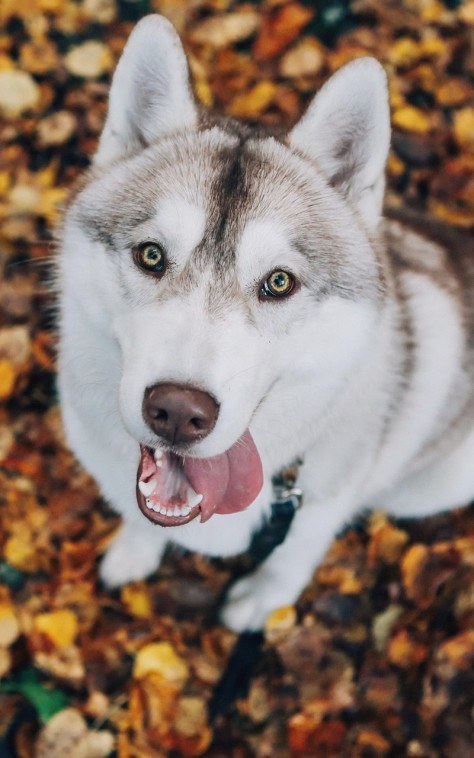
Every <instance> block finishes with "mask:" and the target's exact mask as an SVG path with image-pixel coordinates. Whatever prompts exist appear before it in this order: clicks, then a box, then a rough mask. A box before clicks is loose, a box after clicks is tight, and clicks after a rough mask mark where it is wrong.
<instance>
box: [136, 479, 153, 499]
mask: <svg viewBox="0 0 474 758" xmlns="http://www.w3.org/2000/svg"><path fill="white" fill-rule="evenodd" d="M138 489H139V490H140V492H141V493H142V495H145V497H148V495H151V493H152V492H153V490H154V489H155V482H154V481H153V479H150V481H149V482H138Z"/></svg>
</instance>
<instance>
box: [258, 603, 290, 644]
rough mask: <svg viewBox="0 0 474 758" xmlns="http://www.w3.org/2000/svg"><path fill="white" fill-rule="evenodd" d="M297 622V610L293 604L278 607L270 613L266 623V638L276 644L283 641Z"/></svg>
mask: <svg viewBox="0 0 474 758" xmlns="http://www.w3.org/2000/svg"><path fill="white" fill-rule="evenodd" d="M295 624H296V611H295V609H294V608H293V606H292V605H286V606H284V607H283V608H277V610H276V611H273V613H271V614H270V616H269V617H268V618H267V622H266V624H265V639H266V640H267V642H270V643H271V644H274V643H275V642H281V641H282V640H283V639H284V638H285V637H286V636H287V634H288V632H289V631H290V629H292V628H293V627H294V625H295Z"/></svg>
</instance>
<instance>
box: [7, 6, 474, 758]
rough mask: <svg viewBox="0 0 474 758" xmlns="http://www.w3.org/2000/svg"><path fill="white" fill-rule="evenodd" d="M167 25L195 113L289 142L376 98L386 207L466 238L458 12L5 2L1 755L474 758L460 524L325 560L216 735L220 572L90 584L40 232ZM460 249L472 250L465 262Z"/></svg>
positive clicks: (86, 532) (281, 619) (469, 216)
mask: <svg viewBox="0 0 474 758" xmlns="http://www.w3.org/2000/svg"><path fill="white" fill-rule="evenodd" d="M151 12H158V13H163V14H164V15H165V16H167V17H168V18H169V19H170V20H171V21H172V22H173V24H174V25H175V26H176V28H177V30H178V32H179V33H180V35H181V37H182V39H183V42H184V46H185V49H186V51H187V53H188V56H189V63H190V68H191V73H192V77H193V80H194V84H195V91H196V95H197V97H198V98H199V100H200V101H201V102H202V103H203V104H205V105H206V106H211V107H215V108H217V109H219V110H220V111H224V112H226V113H228V114H230V115H233V116H237V117H240V118H244V119H248V120H250V121H254V122H265V123H268V124H272V125H278V126H284V127H289V126H290V125H292V124H293V123H294V122H295V121H296V120H297V119H298V117H299V116H300V115H301V113H302V112H303V110H304V108H305V106H306V104H307V103H308V101H309V99H310V98H311V96H312V95H313V94H314V92H315V91H316V90H317V89H318V88H319V87H320V86H321V84H322V83H323V82H324V81H325V80H326V79H327V78H328V76H329V75H330V74H331V73H332V72H333V71H335V70H337V69H338V68H339V67H340V66H341V65H343V64H344V63H346V62H347V61H349V60H352V59H353V58H355V57H357V56H361V55H367V54H369V55H374V56H375V57H377V58H378V59H379V60H380V61H381V62H382V64H383V65H384V67H385V69H386V71H387V74H388V76H389V81H390V100H391V108H392V121H393V138H392V150H391V153H390V158H389V162H388V191H387V205H390V206H397V205H401V204H405V205H409V206H411V207H414V208H417V209H419V210H422V211H426V212H428V213H430V214H431V215H433V216H435V217H437V218H438V219H441V220H444V221H446V222H448V223H450V224H452V225H456V226H459V227H462V228H463V229H465V230H466V231H467V232H468V234H470V235H471V236H470V237H468V238H467V239H468V240H470V241H472V239H473V237H472V231H473V230H474V1H473V0H465V1H464V2H460V1H459V0H387V1H386V2H379V1H378V0H353V1H352V2H350V1H349V0H320V1H319V2H309V1H308V2H304V1H303V0H301V2H287V1H285V0H266V1H265V2H261V3H258V2H253V3H251V2H237V1H232V0H136V1H134V0H77V1H74V2H72V1H71V0H0V758H14V757H15V756H20V758H32V757H33V756H36V758H38V756H39V757H40V758H94V757H96V758H105V757H106V756H118V758H167V757H169V758H179V757H180V756H198V755H205V756H208V757H209V758H251V757H252V756H256V758H289V757H290V756H301V757H302V758H304V757H305V756H322V757H323V758H324V757H328V758H331V757H332V756H334V758H338V757H344V758H345V757H346V756H349V757H350V758H352V757H354V758H379V756H380V757H383V756H387V757H388V758H393V757H394V756H400V757H403V758H406V757H407V756H418V757H421V758H438V757H441V758H470V757H471V756H474V734H473V727H472V708H473V706H474V675H473V673H472V671H473V664H474V514H473V511H472V508H471V509H465V510H460V511H456V512H454V513H452V514H450V515H447V516H440V517H437V518H435V519H430V520H429V521H425V522H420V523H413V524H397V525H395V524H392V523H389V522H388V521H387V520H386V519H385V518H384V517H382V516H380V515H379V514H375V515H373V516H371V517H370V518H369V519H368V520H367V519H365V520H361V522H360V523H357V524H354V525H352V526H351V527H350V528H348V530H347V531H346V533H345V534H344V535H342V536H341V537H340V539H338V540H336V541H335V543H334V545H333V547H332V549H331V551H330V553H329V555H328V557H327V559H326V561H325V563H324V564H323V565H322V566H321V568H320V569H319V570H318V571H317V572H316V575H315V578H314V581H313V583H312V585H311V586H310V587H309V588H308V590H307V591H306V592H305V593H304V594H303V596H302V598H301V600H300V602H299V603H298V605H297V607H296V608H288V609H283V610H282V611H281V612H280V613H279V614H276V615H275V616H274V617H272V618H271V619H270V621H269V624H268V626H267V629H266V633H265V652H264V656H263V659H262V661H261V663H260V664H259V666H258V667H257V669H256V671H255V674H254V677H253V680H252V683H251V685H250V688H249V689H248V691H247V692H242V693H240V698H239V699H238V700H237V702H236V703H235V704H234V705H233V706H232V707H231V708H230V710H229V712H228V714H227V715H226V716H225V717H222V718H221V719H220V720H219V721H218V722H217V724H216V725H214V726H213V727H212V728H211V727H210V726H209V724H208V716H207V707H208V703H209V699H210V697H211V691H212V687H213V685H214V684H215V683H216V681H217V680H218V679H219V676H220V675H221V674H222V672H223V671H224V669H225V667H226V663H227V661H228V658H229V654H230V651H231V649H232V646H233V645H234V642H235V636H234V635H232V634H231V633H229V632H227V631H226V630H224V629H222V628H221V627H220V626H219V625H218V623H217V621H216V614H215V609H216V606H217V603H218V601H219V598H220V596H221V594H222V591H223V590H224V588H225V586H226V584H227V582H228V581H229V579H230V577H231V575H232V574H233V573H235V572H236V571H241V570H243V568H245V566H244V567H242V563H240V564H239V562H238V561H235V562H232V561H230V562H229V561H227V562H224V561H208V560H206V559H203V558H199V557H197V556H191V555H185V554H182V553H179V554H177V553H176V552H174V553H173V552H170V554H169V556H168V558H167V560H166V561H165V563H164V566H163V568H162V569H160V571H159V572H158V573H157V574H155V575H154V576H153V577H152V578H151V579H150V580H149V581H148V582H139V583H135V584H133V585H129V586H127V587H125V588H123V589H122V590H121V591H120V592H115V593H110V592H104V591H103V589H102V588H100V586H98V585H97V562H98V556H99V555H100V554H101V552H102V551H103V550H104V548H105V546H106V544H107V542H108V540H109V539H110V536H111V534H112V533H113V531H114V530H115V529H116V528H117V526H118V519H117V518H116V517H115V516H114V515H113V514H112V513H111V512H110V511H109V510H108V509H107V506H106V505H105V504H104V503H103V502H102V501H101V499H100V497H99V495H98V492H97V490H96V488H95V486H94V483H93V482H92V481H91V480H90V479H89V478H88V477H87V476H86V475H85V473H84V472H83V471H82V470H81V469H80V468H79V466H78V465H77V464H76V463H75V461H74V460H73V458H72V456H71V455H70V454H69V453H68V451H67V450H66V448H65V446H64V443H63V438H62V431H61V423H60V417H59V412H58V408H57V405H56V395H55V388H54V361H55V339H56V335H55V330H54V291H53V290H54V286H53V287H51V286H50V283H51V279H52V277H51V273H52V270H53V266H52V265H51V264H52V261H53V258H54V248H55V242H54V234H55V229H56V228H58V226H60V219H61V207H62V206H63V205H64V204H65V202H66V201H67V197H68V193H69V191H70V189H71V187H73V186H74V183H75V182H76V180H77V178H78V177H79V176H80V174H81V173H82V172H83V171H84V170H85V169H86V168H87V166H88V165H89V163H90V160H91V156H92V155H93V152H94V150H95V146H96V144H97V140H98V136H99V134H100V131H101V128H102V124H103V122H104V118H105V113H106V108H107V92H108V86H109V81H110V76H111V73H112V71H113V69H114V66H115V64H116V62H117V60H118V57H119V55H120V52H121V50H122V48H123V46H124V44H125V41H126V39H127V37H128V34H129V33H130V30H131V29H132V27H133V25H134V23H136V21H137V20H138V19H139V18H141V17H142V16H143V15H145V14H147V13H151ZM473 247H474V246H473Z"/></svg>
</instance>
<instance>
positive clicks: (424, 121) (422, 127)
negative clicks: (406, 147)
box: [393, 105, 430, 134]
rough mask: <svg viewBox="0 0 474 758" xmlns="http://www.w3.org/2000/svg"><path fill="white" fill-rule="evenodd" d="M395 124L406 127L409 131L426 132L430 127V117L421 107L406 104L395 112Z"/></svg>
mask: <svg viewBox="0 0 474 758" xmlns="http://www.w3.org/2000/svg"><path fill="white" fill-rule="evenodd" d="M393 124H394V126H399V127H400V128H401V129H406V130H407V131H409V132H418V133H420V134H425V133H426V132H427V131H428V130H429V128H430V120H429V118H428V117H427V116H426V115H425V114H424V113H423V111H421V110H420V109H419V108H414V107H413V106H411V105H406V106H405V107H404V108H400V109H399V110H397V111H395V113H394V114H393Z"/></svg>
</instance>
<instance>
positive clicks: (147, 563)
mask: <svg viewBox="0 0 474 758" xmlns="http://www.w3.org/2000/svg"><path fill="white" fill-rule="evenodd" d="M152 536H153V535H152ZM162 552H163V545H162V543H161V541H160V540H159V539H156V535H155V539H150V537H149V536H148V535H147V536H146V537H144V536H143V534H142V533H141V532H140V531H137V530H136V529H133V528H132V527H130V526H127V525H125V526H122V528H121V530H120V532H119V533H118V535H117V537H116V538H115V539H114V541H113V542H112V544H111V545H110V547H109V548H108V549H107V551H106V553H105V555H104V558H103V559H102V564H101V566H100V569H99V576H100V578H101V579H102V581H103V582H104V584H105V585H106V586H107V587H110V588H113V587H120V586H121V585H122V584H127V583H128V582H134V581H137V580H139V579H145V577H147V576H149V575H150V574H152V573H153V572H154V571H155V570H156V569H157V568H158V565H159V563H160V559H161V555H162Z"/></svg>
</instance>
